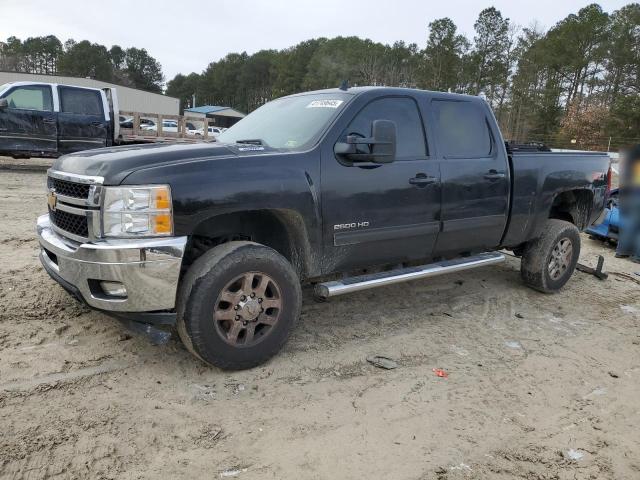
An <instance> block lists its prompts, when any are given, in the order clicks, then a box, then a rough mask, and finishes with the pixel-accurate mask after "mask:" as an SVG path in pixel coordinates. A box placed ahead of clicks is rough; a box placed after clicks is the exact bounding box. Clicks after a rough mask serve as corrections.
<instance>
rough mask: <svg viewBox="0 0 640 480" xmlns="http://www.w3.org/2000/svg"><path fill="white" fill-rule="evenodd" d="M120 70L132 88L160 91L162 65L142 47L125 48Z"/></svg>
mask: <svg viewBox="0 0 640 480" xmlns="http://www.w3.org/2000/svg"><path fill="white" fill-rule="evenodd" d="M112 50H113V49H112ZM116 53H117V52H116ZM110 58H113V57H110ZM122 72H123V73H124V74H125V75H126V77H127V78H128V79H129V81H130V82H131V85H132V86H133V87H134V88H139V89H142V90H147V91H149V92H157V93H160V92H162V87H163V84H164V75H163V74H162V66H161V65H160V62H158V61H157V60H156V59H155V58H153V57H152V56H151V55H149V54H148V53H147V51H146V50H145V49H144V48H134V47H131V48H127V50H126V52H125V57H124V68H123V69H122Z"/></svg>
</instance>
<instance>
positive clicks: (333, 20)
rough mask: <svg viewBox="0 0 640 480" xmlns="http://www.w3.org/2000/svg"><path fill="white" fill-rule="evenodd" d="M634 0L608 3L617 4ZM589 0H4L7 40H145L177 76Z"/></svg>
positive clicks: (469, 28) (517, 17)
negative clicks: (318, 42)
mask: <svg viewBox="0 0 640 480" xmlns="http://www.w3.org/2000/svg"><path fill="white" fill-rule="evenodd" d="M631 1H632V0H627V1H619V0H606V1H604V0H603V1H600V2H599V4H600V5H601V6H602V8H603V9H604V10H605V11H608V12H612V11H614V10H617V9H619V8H620V7H622V6H624V5H626V4H628V3H631ZM589 3H591V2H589V1H588V0H535V1H523V0H494V1H489V0H487V1H484V0H447V1H441V0H438V1H433V0H385V1H379V0H378V1H373V0H369V1H367V0H348V1H347V0H320V1H318V0H315V1H312V0H289V1H285V0H262V1H261V0H233V1H231V0H215V1H206V0H198V1H188V2H184V1H182V2H180V1H176V0H174V1H166V0H151V1H141V0H129V1H122V0H109V1H100V2H98V1H91V0H85V1H79V0H55V1H52V0H31V1H25V0H0V40H4V39H6V38H7V37H9V36H12V35H15V36H16V37H18V38H21V39H25V38H27V37H30V36H41V35H50V34H53V35H56V36H57V37H58V38H59V39H60V40H61V41H62V42H64V41H66V40H67V39H69V38H73V39H74V40H76V41H80V40H89V41H91V42H96V43H100V44H103V45H106V46H107V48H110V47H111V45H114V44H117V45H120V46H121V47H123V48H127V47H138V48H145V49H146V50H147V51H148V52H149V54H150V55H152V56H153V57H155V58H156V59H157V60H158V61H159V62H160V63H161V64H162V68H163V71H164V74H165V77H166V79H167V80H170V79H171V78H173V77H174V76H175V75H176V74H177V73H184V74H188V73H191V72H198V73H200V72H202V71H203V70H204V69H205V68H206V66H207V65H208V64H209V63H210V62H212V61H217V60H219V59H220V58H222V57H224V56H225V55H226V54H227V53H231V52H242V51H246V52H248V53H250V54H251V53H254V52H256V51H258V50H262V49H282V48H286V47H290V46H293V45H295V44H296V43H299V42H301V41H303V40H308V39H310V38H316V37H328V38H331V37H335V36H340V35H341V36H351V35H355V36H358V37H361V38H370V39H371V40H374V41H378V42H382V43H393V42H394V41H396V40H404V41H405V42H407V43H417V44H418V46H419V47H420V48H422V47H424V45H425V43H426V39H427V25H428V24H429V23H430V22H431V21H433V20H434V19H437V18H442V17H450V18H451V19H453V21H454V22H455V23H456V25H458V28H459V29H460V30H461V31H462V32H463V33H465V34H466V35H467V36H468V37H469V38H472V37H473V24H474V22H475V20H476V18H477V17H478V14H479V13H480V11H481V10H482V9H484V8H486V7H490V6H494V7H496V8H497V9H498V10H500V11H501V12H502V14H503V16H505V17H508V18H510V19H511V20H512V21H513V22H514V23H515V24H517V25H521V26H525V27H526V26H529V25H532V24H533V23H534V22H537V23H538V24H539V25H540V26H542V27H545V28H549V27H552V26H553V25H554V24H555V23H556V22H558V21H559V20H561V19H562V18H564V17H565V16H567V15H568V14H570V13H575V12H577V11H578V10H579V9H580V8H582V7H584V6H586V5H587V4H589Z"/></svg>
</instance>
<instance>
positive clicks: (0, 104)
mask: <svg viewBox="0 0 640 480" xmlns="http://www.w3.org/2000/svg"><path fill="white" fill-rule="evenodd" d="M8 106H9V101H8V100H7V99H6V98H0V108H7V107H8Z"/></svg>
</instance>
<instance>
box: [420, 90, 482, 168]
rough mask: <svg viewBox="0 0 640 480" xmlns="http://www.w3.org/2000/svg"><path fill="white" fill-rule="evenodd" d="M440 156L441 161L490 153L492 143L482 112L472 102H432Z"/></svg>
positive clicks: (479, 156)
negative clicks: (442, 159)
mask: <svg viewBox="0 0 640 480" xmlns="http://www.w3.org/2000/svg"><path fill="white" fill-rule="evenodd" d="M431 110H432V115H433V118H434V131H435V134H436V138H437V142H438V146H439V150H440V154H441V155H442V156H443V157H444V158H486V157H489V156H491V155H492V153H493V142H492V137H491V132H490V130H489V124H488V122H487V117H486V113H485V111H484V110H483V109H482V108H481V107H480V106H479V105H478V104H476V103H475V102H471V101H464V100H462V101H459V100H433V101H432V102H431Z"/></svg>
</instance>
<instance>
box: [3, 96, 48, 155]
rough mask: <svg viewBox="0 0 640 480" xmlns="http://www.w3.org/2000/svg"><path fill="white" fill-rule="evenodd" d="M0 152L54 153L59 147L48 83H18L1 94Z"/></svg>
mask: <svg viewBox="0 0 640 480" xmlns="http://www.w3.org/2000/svg"><path fill="white" fill-rule="evenodd" d="M2 98H4V99H6V100H7V106H6V107H5V108H2V109H0V151H6V152H45V153H53V152H55V151H56V148H57V133H58V132H57V128H56V113H55V112H54V111H53V97H52V92H51V87H50V86H49V85H17V86H15V87H13V88H11V89H10V90H8V91H7V92H5V94H4V95H3V96H2Z"/></svg>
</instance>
